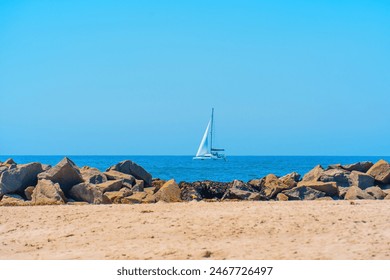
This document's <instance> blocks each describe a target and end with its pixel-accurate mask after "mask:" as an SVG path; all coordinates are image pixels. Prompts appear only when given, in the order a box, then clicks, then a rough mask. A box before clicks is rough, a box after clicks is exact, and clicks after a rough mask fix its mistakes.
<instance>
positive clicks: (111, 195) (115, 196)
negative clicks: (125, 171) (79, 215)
mask: <svg viewBox="0 0 390 280" xmlns="http://www.w3.org/2000/svg"><path fill="white" fill-rule="evenodd" d="M104 194H105V195H106V196H107V197H108V199H109V200H110V201H111V203H114V204H120V203H121V202H122V198H124V196H123V192H121V191H116V192H106V193H104Z"/></svg>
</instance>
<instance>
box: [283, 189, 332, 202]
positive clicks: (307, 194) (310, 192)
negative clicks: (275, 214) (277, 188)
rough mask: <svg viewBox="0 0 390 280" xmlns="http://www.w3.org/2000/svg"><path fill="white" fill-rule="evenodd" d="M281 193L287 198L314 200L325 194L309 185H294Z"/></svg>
mask: <svg viewBox="0 0 390 280" xmlns="http://www.w3.org/2000/svg"><path fill="white" fill-rule="evenodd" d="M282 193H283V194H285V195H286V196H287V197H288V200H315V199H318V198H320V197H324V196H325V195H326V194H325V193H324V192H321V191H317V190H315V189H312V188H309V187H295V188H293V189H291V190H286V191H283V192H282Z"/></svg>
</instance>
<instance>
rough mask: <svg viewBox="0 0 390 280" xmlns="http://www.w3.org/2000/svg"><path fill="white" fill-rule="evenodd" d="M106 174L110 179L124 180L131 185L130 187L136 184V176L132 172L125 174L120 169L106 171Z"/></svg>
mask: <svg viewBox="0 0 390 280" xmlns="http://www.w3.org/2000/svg"><path fill="white" fill-rule="evenodd" d="M104 175H106V176H107V179H108V180H123V183H127V184H128V185H129V186H130V188H131V187H132V186H133V185H134V184H135V178H134V176H132V175H130V174H125V173H122V172H119V171H115V170H110V171H106V172H104Z"/></svg>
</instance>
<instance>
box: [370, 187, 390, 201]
mask: <svg viewBox="0 0 390 280" xmlns="http://www.w3.org/2000/svg"><path fill="white" fill-rule="evenodd" d="M365 191H366V193H368V194H369V195H371V196H372V197H374V198H375V199H384V198H385V197H386V195H387V194H386V193H385V192H384V191H383V190H382V189H381V188H380V187H378V186H375V187H369V188H367V189H365Z"/></svg>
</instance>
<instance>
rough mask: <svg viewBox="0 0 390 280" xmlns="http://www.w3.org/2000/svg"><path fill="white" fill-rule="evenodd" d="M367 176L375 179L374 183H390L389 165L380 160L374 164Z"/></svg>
mask: <svg viewBox="0 0 390 280" xmlns="http://www.w3.org/2000/svg"><path fill="white" fill-rule="evenodd" d="M367 174H368V175H371V176H372V177H374V178H375V180H376V181H378V182H381V183H382V184H389V183H390V164H389V163H388V162H387V161H385V160H383V159H381V160H379V161H378V162H377V163H375V164H374V165H373V166H372V167H371V168H370V169H369V170H368V171H367Z"/></svg>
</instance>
